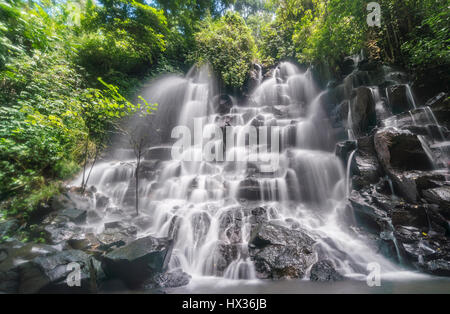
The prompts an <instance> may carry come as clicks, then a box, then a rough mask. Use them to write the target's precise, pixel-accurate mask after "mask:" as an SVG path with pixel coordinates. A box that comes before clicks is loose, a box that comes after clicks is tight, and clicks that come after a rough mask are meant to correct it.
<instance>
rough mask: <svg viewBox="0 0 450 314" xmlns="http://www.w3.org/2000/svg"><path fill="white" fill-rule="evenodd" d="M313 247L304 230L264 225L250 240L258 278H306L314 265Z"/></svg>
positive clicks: (251, 255)
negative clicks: (308, 270) (307, 272)
mask: <svg viewBox="0 0 450 314" xmlns="http://www.w3.org/2000/svg"><path fill="white" fill-rule="evenodd" d="M313 245H314V240H313V239H312V238H311V237H310V236H308V235H307V234H306V233H305V232H304V231H302V230H291V229H289V228H286V227H284V226H281V225H277V224H275V223H263V224H261V225H260V226H259V227H258V228H256V229H255V230H254V232H253V234H252V236H251V239H250V242H249V253H250V257H251V259H252V260H253V262H254V264H255V269H256V273H257V276H258V278H261V279H266V278H273V279H279V278H303V277H304V276H305V274H306V271H307V269H308V268H309V267H310V266H312V265H313V263H314V262H315V254H314V250H313Z"/></svg>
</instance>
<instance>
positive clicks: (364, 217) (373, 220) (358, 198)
mask: <svg viewBox="0 0 450 314" xmlns="http://www.w3.org/2000/svg"><path fill="white" fill-rule="evenodd" d="M349 200H350V203H351V205H352V208H353V212H354V216H355V220H356V223H357V224H358V226H360V227H362V228H363V229H364V230H366V231H367V232H369V233H372V234H376V235H378V234H379V233H380V232H382V231H383V230H386V229H388V228H389V221H390V219H389V214H390V209H391V208H392V207H394V206H395V204H394V203H392V202H391V201H390V198H389V197H387V196H384V195H382V194H380V193H375V195H374V194H369V193H367V192H361V193H359V192H356V191H353V192H352V193H351V195H350V199H349Z"/></svg>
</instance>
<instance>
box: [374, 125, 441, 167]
mask: <svg viewBox="0 0 450 314" xmlns="http://www.w3.org/2000/svg"><path fill="white" fill-rule="evenodd" d="M374 143H375V150H376V152H377V155H378V160H379V161H380V163H381V165H382V166H383V167H384V169H385V170H389V169H392V168H393V169H398V170H432V165H431V163H430V159H429V157H428V155H427V153H426V152H425V150H424V148H423V146H422V144H421V142H420V140H419V139H418V138H417V136H416V135H414V134H412V133H411V132H409V131H405V130H398V129H394V128H383V129H381V130H378V131H377V132H376V134H375V137H374Z"/></svg>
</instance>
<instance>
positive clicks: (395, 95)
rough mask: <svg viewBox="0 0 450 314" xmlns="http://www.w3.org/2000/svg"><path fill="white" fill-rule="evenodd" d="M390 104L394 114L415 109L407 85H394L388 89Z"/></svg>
mask: <svg viewBox="0 0 450 314" xmlns="http://www.w3.org/2000/svg"><path fill="white" fill-rule="evenodd" d="M386 93H387V97H388V100H389V104H390V106H391V109H392V112H393V113H394V114H397V113H401V112H404V111H409V110H411V109H413V106H412V105H411V104H410V100H409V97H410V96H408V93H409V91H408V86H407V85H405V84H399V85H392V86H389V87H388V88H387V89H386Z"/></svg>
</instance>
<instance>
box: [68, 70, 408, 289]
mask: <svg viewBox="0 0 450 314" xmlns="http://www.w3.org/2000/svg"><path fill="white" fill-rule="evenodd" d="M210 77H211V76H210V74H209V72H208V70H207V69H196V70H193V71H191V72H190V73H189V74H188V75H187V76H186V77H185V78H180V77H172V76H169V77H166V78H163V79H162V80H160V81H159V82H157V83H155V84H154V85H153V89H152V88H150V90H149V92H148V94H149V95H150V96H149V95H147V96H146V98H148V99H147V101H149V102H158V103H159V107H160V108H161V109H163V108H164V106H166V105H167V106H168V103H169V102H170V101H172V102H175V103H176V106H177V109H176V110H175V111H176V112H179V116H178V117H177V118H176V119H177V123H175V125H186V126H188V127H189V128H191V129H192V125H193V121H194V120H193V119H195V118H201V120H202V122H203V123H204V129H208V128H211V129H213V128H215V126H219V127H223V126H224V125H227V126H229V129H230V130H231V137H230V138H231V139H232V141H234V144H235V145H229V144H230V143H227V145H226V147H227V150H226V152H225V156H227V157H230V156H232V155H233V156H238V157H239V159H238V160H239V161H182V160H172V158H171V157H170V149H171V146H170V143H169V142H167V143H165V145H158V146H157V147H150V148H149V149H148V151H147V152H146V154H145V158H144V159H145V160H144V161H143V165H144V166H143V167H146V165H151V164H152V163H153V162H154V160H156V159H158V160H159V161H155V162H154V163H157V167H156V169H157V170H156V171H155V172H152V175H150V176H145V175H142V176H141V180H140V184H139V203H140V216H139V217H138V219H139V220H140V221H141V222H146V223H145V224H144V223H138V225H139V226H140V229H139V230H140V231H139V234H138V237H141V236H146V235H152V236H155V237H170V238H173V239H174V241H175V245H174V250H173V253H172V258H171V261H170V264H169V268H170V269H175V268H182V269H183V271H185V272H187V273H189V274H190V275H192V276H193V277H194V280H195V278H198V277H211V276H213V277H220V278H225V279H233V280H236V279H247V280H252V279H256V271H255V267H254V264H253V261H252V260H251V257H250V256H249V252H248V242H249V240H250V237H251V230H252V227H251V221H250V220H251V215H249V214H248V213H249V210H251V209H253V208H258V207H264V208H266V209H267V211H266V213H267V217H265V218H267V219H268V220H269V221H272V222H274V223H277V224H281V225H283V226H286V227H289V228H295V227H296V226H297V227H299V228H301V229H303V230H305V231H306V233H307V234H309V235H310V236H311V237H312V238H313V239H314V240H315V241H316V245H315V252H316V257H317V260H319V259H328V260H330V261H332V263H333V264H334V266H335V268H336V269H337V270H338V271H339V272H340V273H342V274H345V275H346V276H349V277H354V278H361V279H362V278H365V276H366V275H367V273H368V271H367V266H368V264H369V263H378V264H379V265H380V266H381V271H382V273H393V272H400V271H402V269H401V268H400V267H399V266H397V265H395V264H393V263H391V262H390V261H389V260H387V259H386V258H384V257H383V256H382V255H381V254H379V253H377V252H376V251H375V249H373V248H372V247H371V246H370V245H369V244H368V243H369V242H368V241H367V239H366V238H365V237H364V236H363V235H362V234H360V233H359V232H358V230H354V229H352V228H349V223H348V217H349V216H352V210H351V209H350V207H349V206H348V202H347V193H348V189H349V183H348V181H349V178H348V174H346V172H347V171H346V169H345V166H344V165H342V162H341V161H340V160H339V159H338V158H337V157H336V156H335V154H334V147H335V144H336V142H335V140H334V138H333V129H332V127H331V126H330V124H329V121H328V119H327V115H326V114H325V112H324V110H323V101H324V100H323V98H324V93H321V92H320V91H319V90H318V89H317V87H316V86H315V84H314V82H313V79H312V75H311V73H310V72H309V71H306V72H301V71H300V70H299V69H298V68H297V67H296V66H294V65H292V64H290V63H282V64H280V65H279V66H278V67H277V68H276V69H275V70H274V73H273V76H272V77H271V78H268V79H266V80H265V81H264V82H262V83H261V84H259V86H258V87H257V88H256V90H255V91H254V92H253V94H252V95H251V97H250V99H249V101H248V103H247V104H245V105H242V106H241V105H236V104H233V105H232V108H231V111H230V112H229V113H227V114H222V115H221V114H219V113H217V111H218V110H217V108H216V107H215V106H214V104H213V103H212V99H213V98H214V96H217V95H214V93H215V91H214V86H213V82H212V80H211V79H210ZM155 86H157V87H158V88H157V90H155V89H154V87H155ZM160 118H161V119H163V117H158V119H160ZM165 118H167V117H165ZM172 118H173V117H172ZM251 126H256V127H259V128H261V126H266V127H268V129H269V130H272V129H276V128H277V129H278V130H279V138H280V145H279V146H280V147H278V148H276V149H273V148H272V150H270V149H267V146H265V145H263V144H262V143H260V142H258V143H256V144H257V147H258V148H259V149H260V151H261V153H259V154H258V157H257V158H251V157H254V156H252V154H254V150H253V149H254V147H250V145H248V144H249V134H250V133H251V128H250V127H251ZM149 127H150V126H149ZM227 141H229V139H228V140H227ZM208 144H209V145H210V147H213V148H215V149H217V148H219V147H221V146H222V147H223V145H224V143H223V140H220V139H219V140H217V139H210V138H204V139H203V141H201V142H200V143H196V144H192V146H191V147H188V148H186V149H185V150H184V151H183V154H191V156H201V155H202V154H203V152H202V148H203V147H204V146H205V145H208ZM263 148H264V149H263ZM120 151H121V153H120V154H115V156H118V155H120V157H121V158H120V160H107V161H104V162H102V163H99V164H98V165H96V166H95V167H94V169H93V171H92V175H91V181H90V182H89V184H90V185H94V186H95V187H96V189H97V191H98V192H99V193H102V194H104V195H106V196H108V197H109V200H110V204H109V207H115V208H117V209H121V210H122V212H123V213H124V217H123V219H124V220H125V219H128V218H126V217H130V215H131V214H132V213H133V212H134V207H133V205H132V204H133V202H131V204H130V202H129V200H128V199H129V196H128V195H129V194H130V193H131V191H132V190H133V189H134V185H133V184H134V183H133V182H134V167H135V159H134V155H133V152H132V151H131V150H130V151H127V150H123V149H122V150H120ZM155 156H157V157H155ZM274 157H277V158H276V160H278V161H279V167H278V168H277V169H274V170H273V171H272V172H267V171H266V172H265V171H263V166H264V162H265V161H267V160H271V158H274ZM202 160H205V159H202ZM149 167H150V166H149ZM79 181H80V179H78V182H74V184H79ZM114 220H117V216H112V215H109V214H107V213H106V214H105V216H104V218H103V221H102V222H101V223H96V224H92V226H91V227H92V228H93V229H95V231H96V232H98V233H100V232H102V228H103V223H104V222H108V221H114ZM133 221H136V218H133ZM143 225H145V226H143ZM224 245H233V248H235V249H236V250H237V253H236V254H234V255H233V260H231V261H227V262H224V258H223V256H222V255H221V251H222V250H223V247H224ZM306 277H307V278H309V276H308V274H307V275H306Z"/></svg>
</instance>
